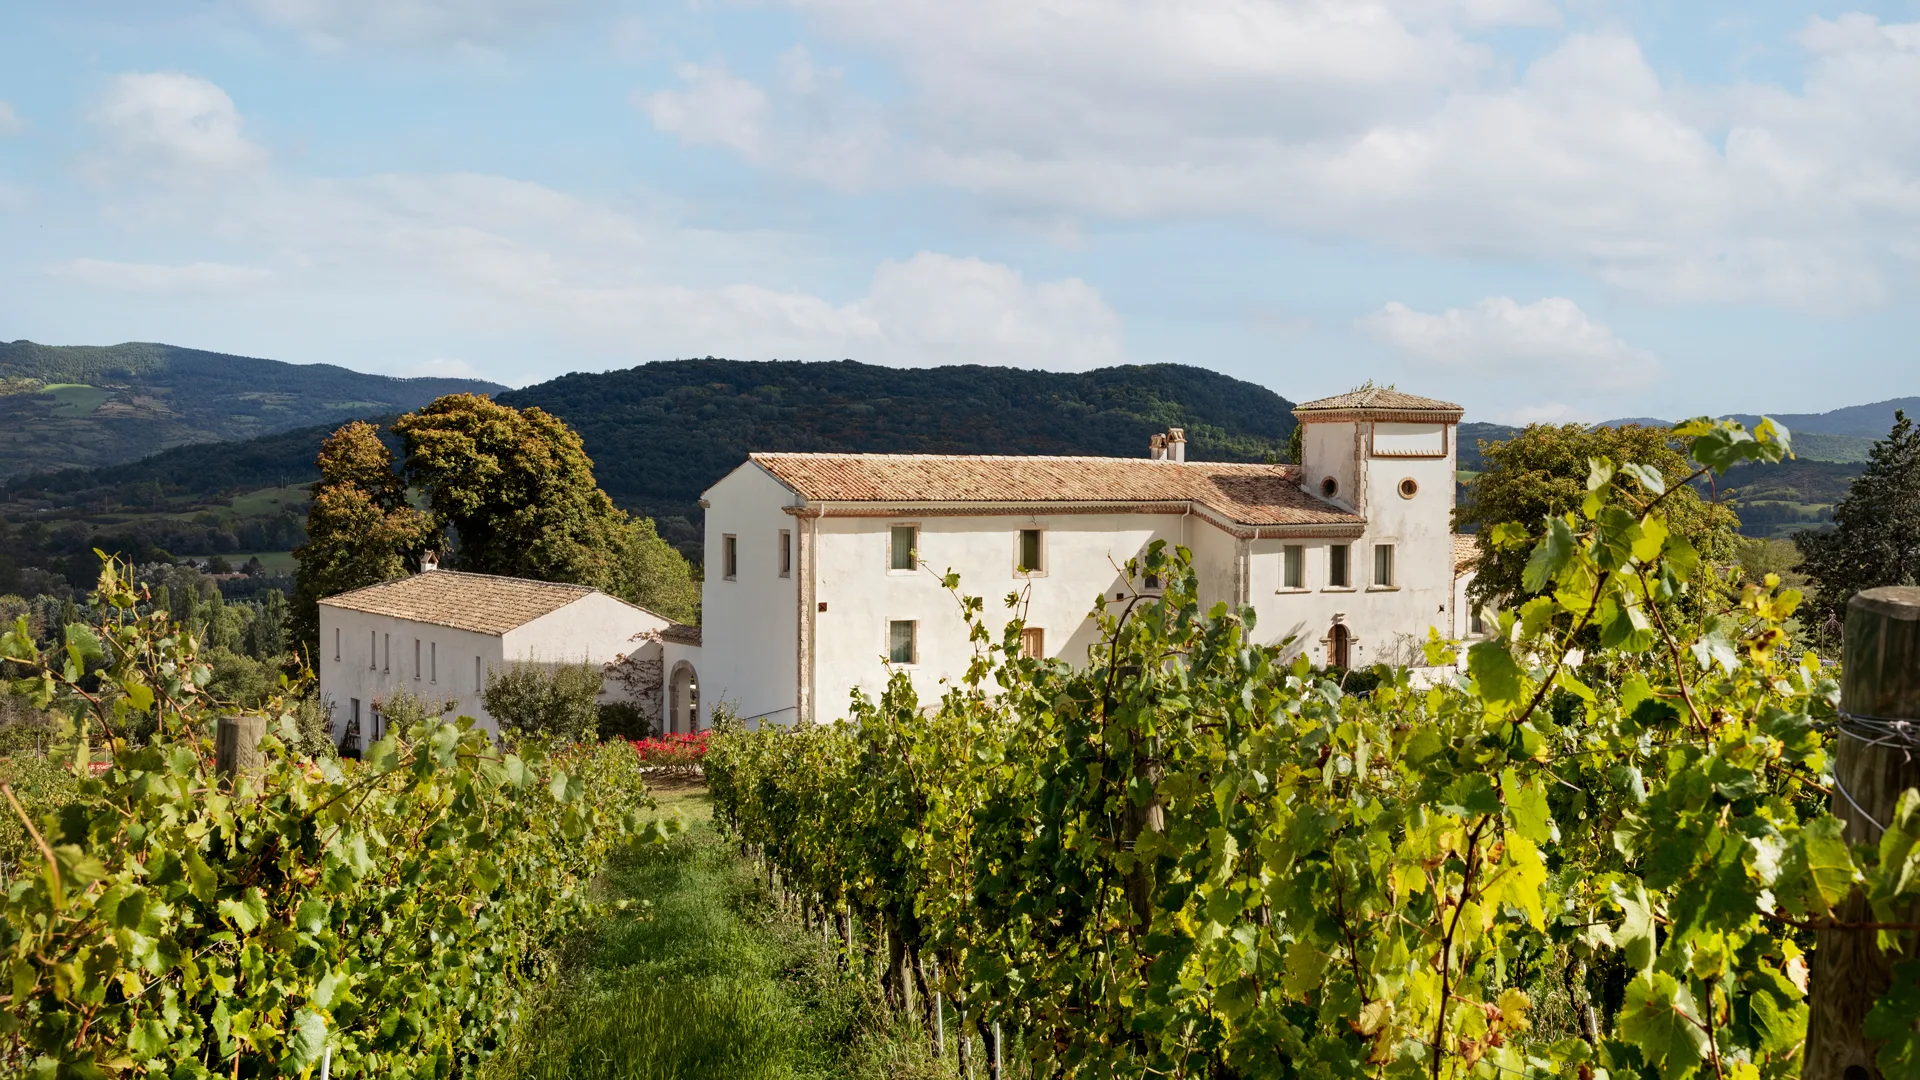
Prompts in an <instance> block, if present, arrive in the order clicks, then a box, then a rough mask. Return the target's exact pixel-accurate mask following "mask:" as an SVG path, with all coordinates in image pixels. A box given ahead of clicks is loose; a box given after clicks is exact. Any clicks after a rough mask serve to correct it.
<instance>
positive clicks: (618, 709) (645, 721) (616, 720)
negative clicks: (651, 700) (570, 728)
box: [599, 701, 659, 741]
mask: <svg viewBox="0 0 1920 1080" xmlns="http://www.w3.org/2000/svg"><path fill="white" fill-rule="evenodd" d="M658 729H659V724H658V723H656V722H655V720H654V718H653V716H652V715H651V714H649V713H648V712H647V711H646V710H645V709H642V708H641V707H640V706H638V705H636V704H634V703H633V702H631V701H608V702H603V703H602V704H601V706H600V722H599V733H600V737H601V738H602V739H626V740H629V741H632V740H636V739H649V738H652V737H653V736H654V734H655V733H656V732H657V731H658Z"/></svg>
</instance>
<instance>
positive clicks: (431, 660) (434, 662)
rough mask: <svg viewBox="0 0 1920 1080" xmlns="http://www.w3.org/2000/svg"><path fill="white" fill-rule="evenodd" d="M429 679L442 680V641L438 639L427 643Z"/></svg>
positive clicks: (435, 681)
mask: <svg viewBox="0 0 1920 1080" xmlns="http://www.w3.org/2000/svg"><path fill="white" fill-rule="evenodd" d="M427 681H428V682H430V683H437V682H439V681H440V643H439V642H437V641H430V642H428V643H427Z"/></svg>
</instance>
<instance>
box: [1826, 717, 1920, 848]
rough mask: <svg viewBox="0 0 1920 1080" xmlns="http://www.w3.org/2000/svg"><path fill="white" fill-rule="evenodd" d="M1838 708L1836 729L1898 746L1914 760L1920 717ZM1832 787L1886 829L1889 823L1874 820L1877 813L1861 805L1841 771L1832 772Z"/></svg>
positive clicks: (1879, 744)
mask: <svg viewBox="0 0 1920 1080" xmlns="http://www.w3.org/2000/svg"><path fill="white" fill-rule="evenodd" d="M1836 712H1837V713H1838V715H1839V720H1838V722H1837V723H1835V724H1834V729H1835V730H1837V731H1838V732H1839V733H1840V734H1842V735H1845V736H1847V737H1848V738H1850V739H1853V740H1856V741H1857V742H1859V743H1861V744H1863V745H1865V746H1870V747H1891V748H1894V749H1898V750H1899V751H1900V752H1901V754H1902V755H1903V757H1904V759H1905V760H1906V761H1909V762H1911V761H1912V760H1913V752H1914V750H1916V749H1920V721H1915V720H1908V719H1902V718H1898V717H1891V716H1867V715H1864V714H1861V713H1850V712H1847V711H1846V710H1844V709H1840V710H1836ZM1833 790H1835V791H1837V792H1839V793H1840V795H1841V797H1842V798H1845V799H1846V800H1847V802H1848V803H1849V804H1851V805H1852V807H1853V809H1854V812H1855V813H1857V814H1859V815H1860V816H1861V817H1862V818H1865V819H1866V821H1867V823H1868V824H1870V825H1872V826H1873V827H1874V828H1876V829H1879V830H1880V831H1881V832H1886V831H1887V827H1886V826H1885V825H1882V824H1880V822H1878V821H1876V820H1874V816H1873V815H1872V814H1869V813H1867V809H1866V807H1864V806H1861V805H1860V802H1859V800H1857V799H1855V798H1854V797H1853V793H1852V792H1850V791H1848V790H1847V786H1846V784H1844V783H1842V782H1841V780H1840V774H1839V772H1838V771H1836V772H1835V773H1834V774H1833Z"/></svg>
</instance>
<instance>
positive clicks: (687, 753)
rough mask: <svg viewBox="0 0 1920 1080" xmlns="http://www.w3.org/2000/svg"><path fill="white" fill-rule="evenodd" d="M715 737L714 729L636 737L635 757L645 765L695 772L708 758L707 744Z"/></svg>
mask: <svg viewBox="0 0 1920 1080" xmlns="http://www.w3.org/2000/svg"><path fill="white" fill-rule="evenodd" d="M712 737H713V731H712V730H711V729H708V730H706V731H696V732H693V733H691V734H687V735H672V734H668V735H661V736H659V737H658V738H652V739H636V740H634V742H633V752H634V757H635V758H636V759H638V760H639V761H640V762H641V763H642V764H644V765H651V766H653V767H655V768H664V769H669V770H672V771H674V772H693V771H694V770H696V769H698V768H699V767H700V763H701V762H702V761H704V760H706V756H707V744H708V741H709V740H710V739H711V738H712Z"/></svg>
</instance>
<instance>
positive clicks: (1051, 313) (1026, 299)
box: [859, 251, 1124, 370]
mask: <svg viewBox="0 0 1920 1080" xmlns="http://www.w3.org/2000/svg"><path fill="white" fill-rule="evenodd" d="M859 309H860V311H861V312H862V313H863V314H865V315H867V316H869V317H871V318H872V320H873V323H874V326H875V328H876V330H877V332H878V335H879V340H878V342H877V343H876V344H877V348H876V349H875V350H874V351H872V352H871V353H869V355H871V356H873V357H874V358H875V359H879V360H884V361H885V362H888V363H895V364H907V365H913V366H926V365H934V364H1008V365H1014V366H1018V367H1037V368H1053V369H1058V370H1083V369H1086V368H1093V367H1101V366H1105V365H1108V364H1117V363H1120V362H1122V360H1123V359H1124V353H1123V350H1122V348H1121V341H1120V317H1119V316H1118V315H1117V314H1115V313H1114V311H1113V309H1112V308H1110V307H1108V306H1107V304H1106V301H1104V300H1102V299H1101V297H1100V292H1099V290H1097V289H1095V288H1094V287H1093V286H1091V285H1088V284H1087V283H1086V282H1084V281H1081V280H1080V279H1079V278H1069V279H1067V280H1065V281H1051V282H1041V283H1039V284H1037V285H1029V284H1027V282H1026V281H1025V279H1023V278H1022V277H1021V275H1020V272H1019V271H1017V270H1014V269H1012V268H1011V267H1008V266H1003V265H1001V264H1000V263H991V262H986V261H984V260H981V259H960V258H954V257H952V256H950V255H937V254H934V253H932V252H924V251H923V252H921V253H920V254H918V255H915V256H914V257H913V258H911V259H908V260H906V261H904V262H894V261H891V260H889V261H888V262H885V263H882V264H881V266H880V269H879V272H878V273H876V274H875V275H874V279H873V288H872V290H871V291H870V292H868V294H867V297H866V299H865V300H863V301H861V303H860V304H859Z"/></svg>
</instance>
